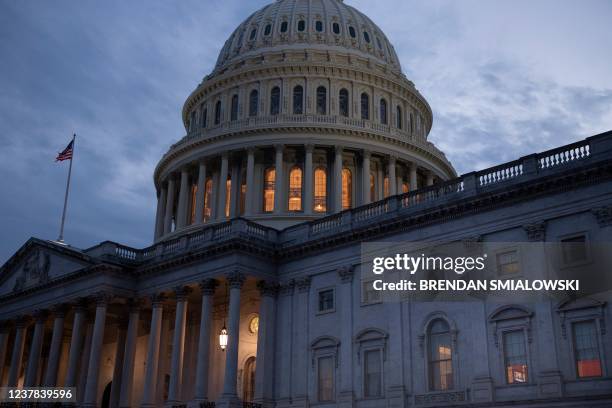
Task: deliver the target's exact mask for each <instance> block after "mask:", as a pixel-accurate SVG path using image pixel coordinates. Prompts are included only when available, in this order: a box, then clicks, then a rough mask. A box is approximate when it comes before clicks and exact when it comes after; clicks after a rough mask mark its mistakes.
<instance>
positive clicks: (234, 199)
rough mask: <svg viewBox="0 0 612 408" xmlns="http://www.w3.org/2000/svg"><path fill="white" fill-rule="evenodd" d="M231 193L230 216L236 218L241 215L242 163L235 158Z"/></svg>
mask: <svg viewBox="0 0 612 408" xmlns="http://www.w3.org/2000/svg"><path fill="white" fill-rule="evenodd" d="M231 180H232V185H231V193H230V218H236V217H238V216H239V215H240V185H241V184H242V180H240V163H239V162H238V160H234V161H233V163H232V173H231Z"/></svg>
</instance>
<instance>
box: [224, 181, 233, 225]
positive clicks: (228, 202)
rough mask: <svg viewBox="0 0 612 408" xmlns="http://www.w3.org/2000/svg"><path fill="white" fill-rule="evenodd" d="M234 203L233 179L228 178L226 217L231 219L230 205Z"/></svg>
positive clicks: (226, 185) (226, 184) (226, 183)
mask: <svg viewBox="0 0 612 408" xmlns="http://www.w3.org/2000/svg"><path fill="white" fill-rule="evenodd" d="M231 202H232V179H231V177H228V178H227V181H226V182H225V217H226V218H229V216H230V203H231Z"/></svg>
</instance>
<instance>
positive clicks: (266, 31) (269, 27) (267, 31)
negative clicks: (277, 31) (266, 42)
mask: <svg viewBox="0 0 612 408" xmlns="http://www.w3.org/2000/svg"><path fill="white" fill-rule="evenodd" d="M271 33H272V24H266V28H264V35H265V36H266V37H267V36H269V35H270V34H271Z"/></svg>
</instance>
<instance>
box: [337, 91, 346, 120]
mask: <svg viewBox="0 0 612 408" xmlns="http://www.w3.org/2000/svg"><path fill="white" fill-rule="evenodd" d="M338 105H339V109H338V110H339V111H340V116H344V117H345V118H348V115H349V93H348V91H347V90H346V89H341V90H340V94H339V95H338Z"/></svg>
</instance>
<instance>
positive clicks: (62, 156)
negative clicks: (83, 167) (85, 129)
mask: <svg viewBox="0 0 612 408" xmlns="http://www.w3.org/2000/svg"><path fill="white" fill-rule="evenodd" d="M73 146H74V139H73V140H71V141H70V143H68V146H66V148H65V149H64V150H63V151H62V152H61V153H58V155H57V157H56V158H55V161H56V162H58V161H60V162H61V161H64V160H71V159H72V151H73V149H72V147H73Z"/></svg>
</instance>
